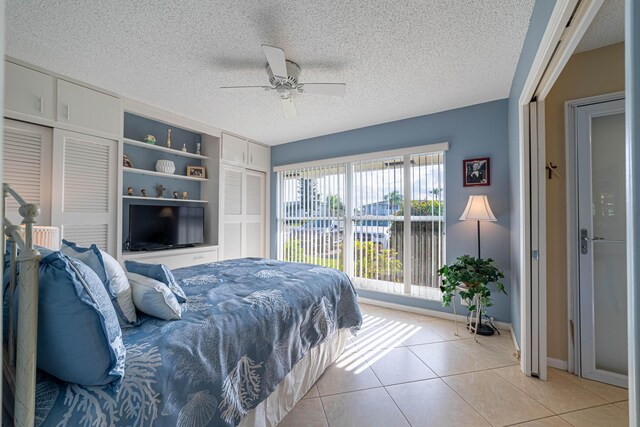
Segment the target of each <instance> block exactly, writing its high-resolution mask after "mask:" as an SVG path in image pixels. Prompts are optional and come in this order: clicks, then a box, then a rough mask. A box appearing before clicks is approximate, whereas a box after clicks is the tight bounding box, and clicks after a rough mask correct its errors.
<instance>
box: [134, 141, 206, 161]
mask: <svg viewBox="0 0 640 427" xmlns="http://www.w3.org/2000/svg"><path fill="white" fill-rule="evenodd" d="M122 142H124V143H125V144H127V145H135V146H136V147H144V148H146V149H148V150H156V151H162V152H163V153H169V154H175V155H176V156H182V157H190V158H192V159H208V158H209V157H207V156H202V155H200V154H193V153H188V152H186V151H181V150H176V149H174V148H167V147H162V146H160V145H155V144H147V143H146V142H141V141H136V140H135V139H128V138H123V139H122Z"/></svg>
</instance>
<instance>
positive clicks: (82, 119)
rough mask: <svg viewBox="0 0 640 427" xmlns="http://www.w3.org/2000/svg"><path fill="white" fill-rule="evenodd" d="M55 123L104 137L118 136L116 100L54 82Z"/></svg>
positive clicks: (102, 94) (66, 82) (61, 81)
mask: <svg viewBox="0 0 640 427" xmlns="http://www.w3.org/2000/svg"><path fill="white" fill-rule="evenodd" d="M57 82H58V106H57V109H56V110H57V121H58V122H60V123H65V124H67V125H71V126H76V127H78V128H84V129H91V130H94V131H98V132H103V133H107V134H116V135H117V134H120V121H121V117H122V105H121V102H120V100H119V99H118V98H116V97H114V96H111V95H107V94H105V93H102V92H98V91H95V90H93V89H89V88H86V87H84V86H80V85H77V84H75V83H71V82H68V81H65V80H60V79H58V81H57Z"/></svg>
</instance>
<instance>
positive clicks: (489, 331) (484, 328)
mask: <svg viewBox="0 0 640 427" xmlns="http://www.w3.org/2000/svg"><path fill="white" fill-rule="evenodd" d="M475 327H476V322H470V323H467V329H469V330H470V331H471V332H473V331H474V329H475ZM494 333H495V331H494V329H493V328H492V327H491V326H489V325H486V324H484V323H482V322H480V327H479V328H478V335H483V336H491V335H493V334H494Z"/></svg>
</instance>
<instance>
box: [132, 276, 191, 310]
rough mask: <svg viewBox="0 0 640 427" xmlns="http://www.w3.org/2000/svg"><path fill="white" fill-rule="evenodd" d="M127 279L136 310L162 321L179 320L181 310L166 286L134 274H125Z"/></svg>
mask: <svg viewBox="0 0 640 427" xmlns="http://www.w3.org/2000/svg"><path fill="white" fill-rule="evenodd" d="M127 277H128V278H129V283H131V291H132V294H133V303H134V304H135V306H136V307H137V308H138V310H140V311H141V312H143V313H146V314H148V315H150V316H154V317H158V318H160V319H164V320H173V319H180V317H181V316H182V309H181V308H180V304H179V303H178V300H177V299H176V296H175V295H174V294H173V292H171V289H169V287H168V286H167V285H165V284H164V283H162V282H159V281H157V280H155V279H152V278H150V277H146V276H142V275H140V274H136V273H130V272H127Z"/></svg>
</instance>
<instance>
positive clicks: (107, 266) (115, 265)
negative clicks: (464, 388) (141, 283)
mask: <svg viewBox="0 0 640 427" xmlns="http://www.w3.org/2000/svg"><path fill="white" fill-rule="evenodd" d="M100 255H102V262H103V263H104V271H105V272H106V273H107V279H108V280H109V284H110V285H111V289H113V291H114V292H115V293H116V301H117V302H118V305H119V306H120V310H121V311H122V316H124V318H125V319H126V321H127V322H128V324H132V323H135V322H137V321H138V316H136V307H135V306H134V305H133V299H132V298H131V285H130V284H129V280H128V279H127V275H126V274H125V272H124V270H123V269H122V266H121V265H120V263H119V262H118V261H116V259H115V258H114V257H112V256H111V255H109V254H108V253H106V252H105V251H100ZM122 316H120V315H118V320H119V321H120V326H127V324H123V323H124V322H123V319H122Z"/></svg>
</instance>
